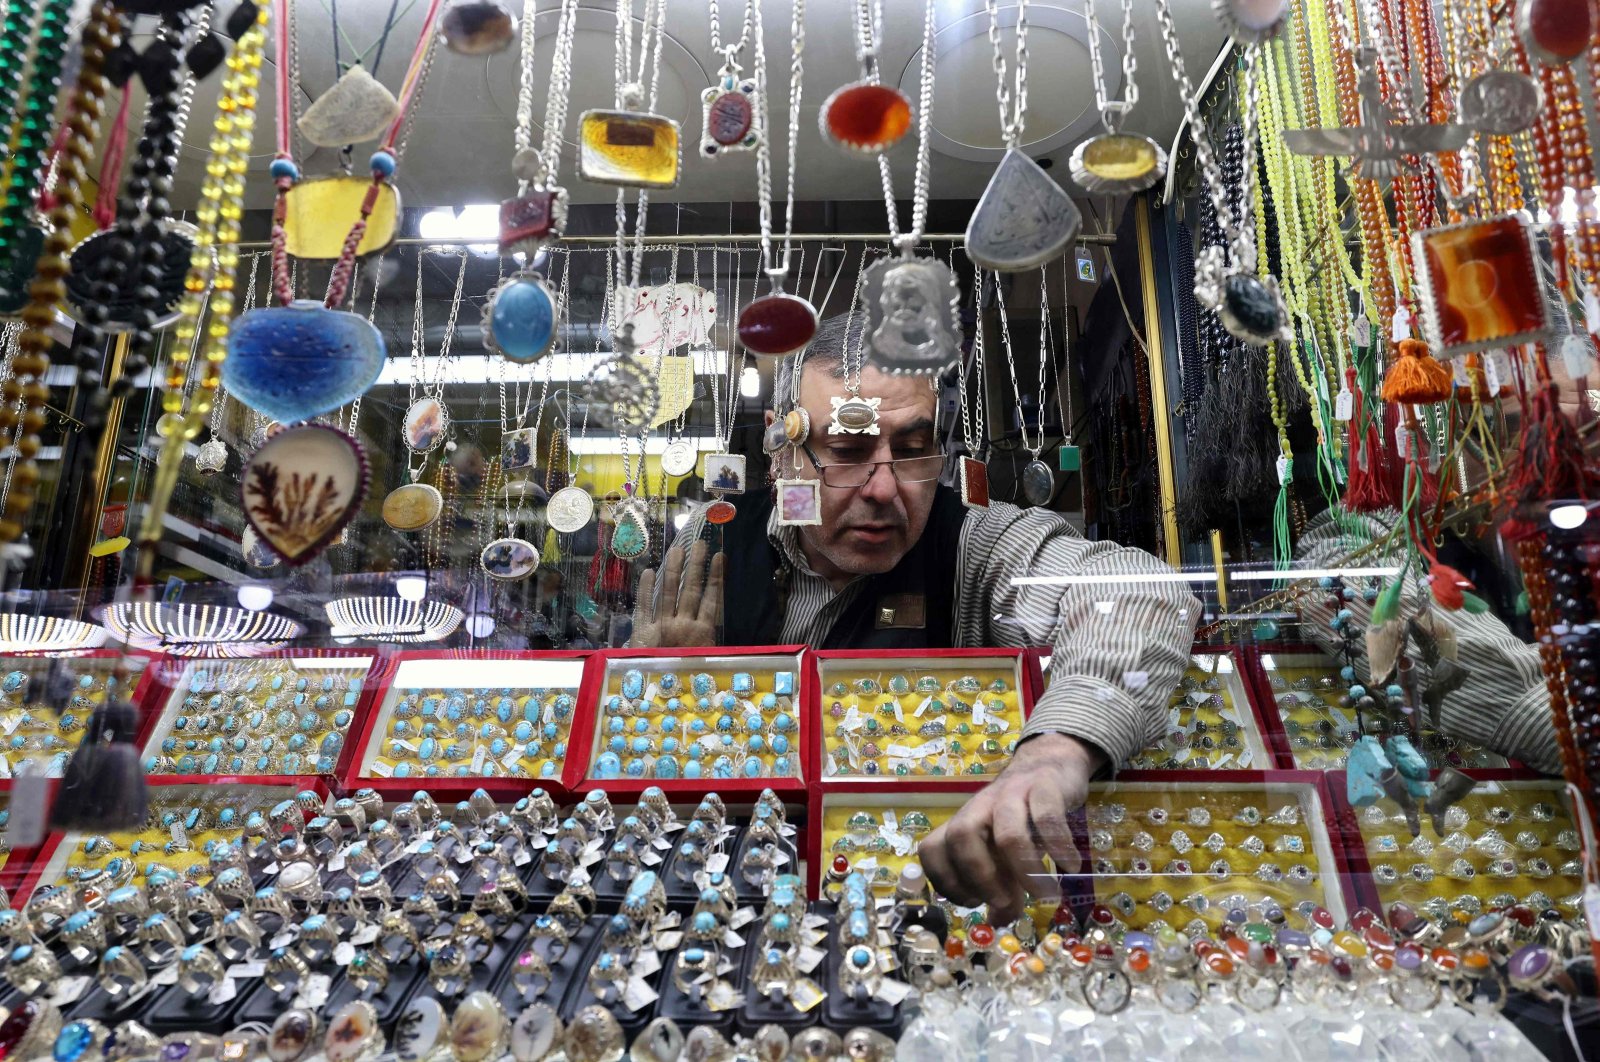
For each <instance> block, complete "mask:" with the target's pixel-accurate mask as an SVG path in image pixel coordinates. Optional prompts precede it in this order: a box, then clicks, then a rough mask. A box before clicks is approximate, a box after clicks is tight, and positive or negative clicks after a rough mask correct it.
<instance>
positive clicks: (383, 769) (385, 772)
mask: <svg viewBox="0 0 1600 1062" xmlns="http://www.w3.org/2000/svg"><path fill="white" fill-rule="evenodd" d="M371 773H372V774H375V775H377V776H378V777H379V778H392V777H394V768H393V767H390V766H389V765H388V764H387V763H384V762H383V761H382V760H373V761H372V771H371Z"/></svg>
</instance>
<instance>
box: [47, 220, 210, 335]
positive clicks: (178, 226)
mask: <svg viewBox="0 0 1600 1062" xmlns="http://www.w3.org/2000/svg"><path fill="white" fill-rule="evenodd" d="M160 227H161V239H160V242H161V256H160V258H159V259H158V260H157V262H156V263H155V266H156V269H157V270H159V272H160V279H159V280H158V281H157V282H156V283H155V284H154V285H147V284H146V283H145V280H144V278H142V277H141V276H139V272H140V270H135V269H129V270H127V271H126V272H125V273H124V276H123V280H122V282H121V283H120V284H117V285H115V293H114V294H113V295H112V296H111V297H110V298H109V299H101V298H96V297H94V296H93V295H92V294H91V292H92V291H93V288H94V286H95V285H98V284H99V283H100V282H101V281H100V279H99V275H98V274H99V270H100V268H101V263H102V262H104V261H106V260H107V259H108V258H109V257H110V256H111V253H112V252H111V247H112V237H113V236H114V235H115V230H112V229H106V230H104V231H102V232H97V233H94V234H93V235H91V236H88V237H85V238H84V239H83V240H82V241H81V242H80V243H79V244H78V246H76V247H74V248H73V249H72V256H71V258H70V259H69V260H68V263H69V268H68V271H67V280H66V283H67V298H68V299H69V300H70V301H71V303H72V305H73V307H74V309H76V310H77V314H78V316H80V317H81V316H82V315H83V310H82V309H81V308H82V307H83V306H84V305H86V304H87V303H89V302H96V303H99V304H100V305H102V306H104V307H105V308H106V310H107V313H108V316H107V318H106V320H105V322H104V323H103V324H102V325H101V326H100V327H102V328H104V329H105V330H106V331H108V332H113V333H115V332H126V331H128V330H129V329H131V328H132V327H133V311H134V309H135V307H136V306H139V305H142V304H144V303H145V300H144V299H143V298H140V297H138V296H136V294H135V293H136V292H137V291H138V290H139V289H141V288H144V287H147V286H153V287H154V288H155V290H156V291H157V292H158V293H159V297H158V298H157V299H156V300H155V301H154V304H153V305H152V306H151V308H152V309H153V310H155V313H156V321H155V325H154V327H155V328H156V329H162V328H165V327H167V326H168V325H170V324H172V323H173V322H174V321H176V320H177V319H178V302H179V300H181V299H182V298H183V295H184V290H185V288H184V283H185V281H186V280H187V279H188V276H189V266H190V264H191V261H192V259H193V257H194V250H195V243H194V238H195V235H196V233H197V232H198V231H199V230H197V229H196V228H195V227H194V226H193V225H190V224H189V223H187V222H183V221H174V220H172V219H170V218H167V219H163V220H162V221H161V222H160ZM136 253H142V250H139V251H136ZM206 260H207V262H208V265H207V273H206V282H207V283H208V284H209V283H210V270H211V269H214V268H215V267H216V251H215V249H212V248H207V249H206ZM147 294H148V293H147Z"/></svg>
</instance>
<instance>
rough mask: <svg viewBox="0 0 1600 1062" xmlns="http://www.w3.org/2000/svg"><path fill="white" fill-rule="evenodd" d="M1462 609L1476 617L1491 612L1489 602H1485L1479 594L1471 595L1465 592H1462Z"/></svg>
mask: <svg viewBox="0 0 1600 1062" xmlns="http://www.w3.org/2000/svg"><path fill="white" fill-rule="evenodd" d="M1461 608H1462V609H1463V610H1464V611H1466V612H1470V613H1472V614H1473V615H1474V616H1481V615H1483V614H1484V613H1485V612H1488V611H1489V602H1487V601H1485V600H1484V599H1483V598H1481V597H1479V596H1478V595H1477V594H1474V593H1469V592H1468V591H1466V590H1463V591H1461Z"/></svg>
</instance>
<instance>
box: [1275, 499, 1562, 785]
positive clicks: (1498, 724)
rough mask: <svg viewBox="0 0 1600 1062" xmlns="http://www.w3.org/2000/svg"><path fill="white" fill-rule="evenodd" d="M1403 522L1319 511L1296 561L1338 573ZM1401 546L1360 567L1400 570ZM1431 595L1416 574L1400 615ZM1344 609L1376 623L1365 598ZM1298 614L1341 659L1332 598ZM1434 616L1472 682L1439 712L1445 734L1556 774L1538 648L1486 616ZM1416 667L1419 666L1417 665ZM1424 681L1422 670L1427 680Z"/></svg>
mask: <svg viewBox="0 0 1600 1062" xmlns="http://www.w3.org/2000/svg"><path fill="white" fill-rule="evenodd" d="M1399 519H1400V517H1399V514H1398V513H1396V512H1394V511H1392V510H1391V511H1389V512H1387V513H1380V514H1372V515H1367V514H1352V515H1350V516H1348V517H1346V519H1345V521H1344V524H1345V526H1344V527H1341V526H1340V525H1339V524H1338V523H1336V522H1335V521H1334V519H1333V514H1332V512H1331V511H1330V512H1324V513H1321V514H1319V515H1318V516H1317V517H1316V518H1315V519H1313V520H1312V521H1311V522H1310V524H1308V525H1307V527H1306V531H1305V534H1304V535H1302V536H1301V538H1300V545H1299V548H1298V549H1297V550H1296V551H1295V552H1296V560H1297V562H1298V563H1299V564H1300V565H1301V566H1303V567H1308V568H1336V567H1338V566H1339V565H1340V564H1341V563H1343V562H1344V558H1346V557H1348V556H1349V555H1350V553H1351V552H1352V551H1354V550H1357V549H1360V548H1362V547H1364V546H1366V545H1368V544H1370V543H1372V542H1374V541H1377V540H1378V539H1380V538H1381V537H1383V536H1384V535H1387V534H1388V533H1389V529H1390V528H1391V527H1392V526H1393V525H1394V524H1395V523H1397V522H1398V521H1399ZM1403 545H1404V542H1403V540H1402V539H1400V538H1398V537H1397V538H1396V540H1395V541H1394V543H1393V544H1392V546H1391V547H1389V548H1388V549H1387V550H1386V551H1385V552H1383V553H1381V554H1379V555H1378V556H1376V557H1370V558H1363V559H1362V561H1361V564H1362V565H1363V566H1367V565H1398V564H1399V563H1400V562H1401V559H1402V555H1401V553H1402V549H1403ZM1359 581H1360V582H1362V583H1366V582H1369V581H1370V580H1366V579H1363V580H1359ZM1426 594H1427V591H1426V590H1425V588H1424V587H1423V586H1422V584H1421V583H1420V582H1418V580H1417V576H1416V574H1415V570H1414V569H1413V571H1412V572H1411V573H1409V574H1407V576H1406V580H1405V585H1404V587H1403V588H1402V590H1401V598H1402V600H1401V608H1400V615H1402V616H1410V615H1414V614H1415V613H1416V610H1417V608H1418V607H1419V606H1420V605H1421V604H1422V602H1423V598H1424V596H1425V595H1426ZM1428 596H1429V597H1430V598H1431V595H1428ZM1343 607H1344V608H1348V609H1349V610H1350V612H1351V613H1352V614H1353V615H1354V617H1355V620H1356V622H1357V623H1358V624H1360V625H1361V626H1363V627H1365V626H1366V625H1367V623H1368V622H1369V620H1370V619H1371V617H1372V605H1371V604H1370V603H1369V602H1368V601H1366V600H1365V598H1364V597H1363V596H1362V595H1360V594H1357V595H1356V596H1355V598H1354V599H1353V600H1349V601H1345V602H1343ZM1300 611H1301V616H1302V618H1303V619H1304V620H1305V623H1306V627H1307V633H1308V634H1309V635H1310V636H1311V639H1312V640H1313V641H1315V642H1316V643H1317V644H1318V645H1319V646H1321V647H1322V648H1323V650H1324V651H1326V652H1328V653H1329V654H1331V655H1334V656H1337V655H1338V654H1339V652H1340V646H1341V644H1342V643H1341V642H1340V641H1339V639H1338V638H1337V637H1335V636H1334V633H1333V628H1332V627H1331V626H1330V621H1331V620H1332V619H1333V612H1334V609H1333V607H1332V603H1331V601H1330V598H1329V595H1327V594H1311V595H1308V596H1307V597H1306V598H1304V599H1302V601H1301V602H1300ZM1435 614H1436V615H1438V616H1441V617H1443V618H1444V619H1445V621H1446V622H1447V623H1449V625H1450V627H1451V629H1452V630H1453V631H1454V633H1455V636H1456V648H1457V654H1456V655H1457V659H1458V662H1459V663H1460V664H1461V665H1462V666H1463V667H1465V668H1466V669H1467V671H1468V676H1467V680H1466V681H1465V682H1464V683H1462V684H1461V687H1460V688H1459V689H1457V690H1455V691H1454V692H1452V693H1449V694H1447V695H1446V696H1445V698H1444V701H1443V703H1442V705H1441V706H1440V710H1439V726H1440V729H1442V730H1443V731H1444V732H1445V733H1447V734H1449V735H1451V736H1452V737H1457V738H1461V739H1463V740H1465V741H1470V742H1472V743H1473V744H1475V745H1481V746H1483V747H1484V748H1487V749H1491V750H1493V751H1495V752H1498V753H1501V754H1502V755H1505V756H1511V757H1513V758H1515V759H1519V760H1521V761H1522V762H1523V763H1526V764H1527V765H1528V766H1530V767H1534V768H1536V769H1538V770H1541V771H1544V772H1546V773H1549V774H1556V773H1559V772H1560V770H1561V754H1560V750H1559V749H1558V748H1557V746H1556V740H1555V724H1554V722H1553V721H1552V719H1551V716H1550V696H1549V693H1548V692H1547V691H1546V689H1545V685H1544V674H1543V672H1542V671H1541V670H1540V667H1539V650H1538V649H1537V648H1536V647H1534V646H1532V645H1529V644H1528V643H1527V642H1524V641H1523V640H1522V639H1520V638H1518V637H1517V636H1516V635H1515V634H1512V633H1511V631H1510V630H1508V629H1507V628H1506V625H1505V624H1504V623H1501V622H1500V620H1498V619H1497V618H1495V617H1494V616H1492V615H1490V614H1489V613H1486V612H1485V613H1481V614H1477V615H1474V614H1472V613H1470V612H1467V611H1465V610H1461V611H1456V612H1445V611H1444V610H1442V609H1435ZM1357 646H1358V648H1359V649H1360V659H1359V660H1358V661H1357V675H1358V676H1359V677H1361V678H1362V679H1363V680H1366V681H1370V676H1369V675H1368V673H1367V664H1366V652H1365V643H1364V641H1362V640H1360V639H1358V640H1357ZM1418 666H1419V667H1420V666H1421V662H1420V661H1418ZM1425 676H1426V673H1425V672H1424V678H1423V681H1424V682H1425V681H1426V677H1425Z"/></svg>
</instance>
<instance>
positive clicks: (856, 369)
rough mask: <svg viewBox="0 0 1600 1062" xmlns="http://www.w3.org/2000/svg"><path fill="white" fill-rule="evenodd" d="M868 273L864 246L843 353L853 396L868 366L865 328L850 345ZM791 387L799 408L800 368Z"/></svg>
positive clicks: (847, 384) (847, 387) (846, 382)
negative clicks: (865, 366)
mask: <svg viewBox="0 0 1600 1062" xmlns="http://www.w3.org/2000/svg"><path fill="white" fill-rule="evenodd" d="M889 214H890V216H891V217H892V216H893V215H894V211H893V210H892V209H891V210H890V211H889ZM866 273H867V247H866V244H862V245H861V260H860V261H859V262H857V263H856V287H855V291H853V292H851V293H850V309H849V310H848V311H846V313H845V315H844V351H843V352H842V358H843V361H844V389H845V391H847V392H848V393H849V394H851V395H853V396H856V395H860V394H861V368H862V366H863V365H865V364H866V361H867V343H866V334H867V333H866V329H865V328H863V329H862V330H861V342H860V343H857V344H855V345H854V349H853V350H852V349H851V343H850V328H851V326H852V325H854V324H855V320H856V307H857V306H859V305H861V279H862V277H864V276H866ZM790 386H791V387H793V388H794V404H795V405H797V406H798V405H799V404H800V378H799V367H798V366H796V369H795V378H794V380H793V381H792V382H791V384H790Z"/></svg>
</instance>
